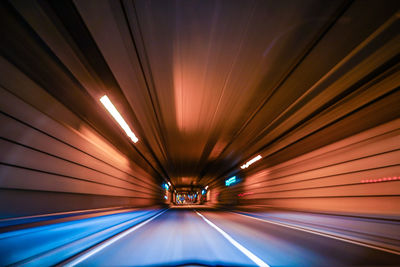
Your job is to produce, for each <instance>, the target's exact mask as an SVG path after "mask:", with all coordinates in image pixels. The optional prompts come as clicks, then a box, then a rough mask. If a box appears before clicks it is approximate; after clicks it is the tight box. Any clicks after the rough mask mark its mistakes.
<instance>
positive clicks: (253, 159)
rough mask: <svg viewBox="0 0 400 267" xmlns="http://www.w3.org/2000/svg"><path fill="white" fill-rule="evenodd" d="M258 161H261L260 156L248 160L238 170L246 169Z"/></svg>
mask: <svg viewBox="0 0 400 267" xmlns="http://www.w3.org/2000/svg"><path fill="white" fill-rule="evenodd" d="M260 159H262V157H261V155H258V156H256V157H254V158H252V159H251V160H249V161H248V162H246V163H245V164H243V165H242V166H240V168H242V169H246V168H248V167H249V166H250V165H251V164H253V163H254V162H256V161H259V160H260Z"/></svg>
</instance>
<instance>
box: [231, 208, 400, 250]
mask: <svg viewBox="0 0 400 267" xmlns="http://www.w3.org/2000/svg"><path fill="white" fill-rule="evenodd" d="M231 213H233V214H236V215H240V216H243V217H247V218H251V219H254V220H258V221H262V222H266V223H270V224H275V225H279V226H283V227H287V228H291V229H295V230H299V231H303V232H307V233H310V234H315V235H320V236H323V237H328V238H332V239H336V240H340V241H344V242H347V243H351V244H355V245H359V246H363V247H368V248H372V249H377V250H381V251H384V252H389V253H392V254H396V255H400V251H397V250H392V249H389V248H383V247H379V246H375V245H371V244H367V243H363V242H360V241H356V240H351V239H347V238H344V237H339V236H335V235H331V234H326V233H323V232H318V231H314V230H310V229H306V228H303V227H299V226H293V225H289V224H284V223H279V222H274V221H270V220H266V219H261V218H257V217H252V216H249V215H245V214H241V213H236V212H231Z"/></svg>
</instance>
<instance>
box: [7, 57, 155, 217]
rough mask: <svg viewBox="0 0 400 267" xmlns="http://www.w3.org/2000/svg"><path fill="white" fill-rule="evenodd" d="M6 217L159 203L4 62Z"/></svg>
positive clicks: (78, 123)
mask: <svg viewBox="0 0 400 267" xmlns="http://www.w3.org/2000/svg"><path fill="white" fill-rule="evenodd" d="M0 124H1V127H0V151H1V153H0V216H2V217H12V216H21V215H31V214H40V213H50V212H61V211H71V210H80V209H93V208H103V207H112V206H147V205H153V204H155V203H157V202H159V199H160V191H161V188H160V186H158V185H157V184H156V181H155V180H154V178H153V177H151V176H150V175H149V174H147V173H146V172H145V171H144V170H143V169H141V168H140V167H139V166H136V165H135V163H134V162H132V161H131V160H130V159H129V158H127V157H126V156H125V155H124V154H122V153H121V152H119V151H118V150H116V149H115V148H114V147H113V146H112V145H111V144H110V143H108V142H107V141H106V140H105V139H104V138H103V137H102V136H100V135H99V134H98V133H97V132H96V131H95V130H93V128H91V127H90V126H89V125H87V124H85V122H84V121H83V120H81V119H80V118H79V117H77V116H76V115H75V114H73V113H72V112H70V111H69V110H68V109H67V108H65V107H64V106H63V105H62V104H60V103H59V102H58V101H56V100H55V99H54V98H52V97H51V96H50V95H49V94H47V92H46V91H44V90H43V89H41V88H40V87H39V86H38V85H36V84H35V83H34V82H33V81H32V80H30V79H29V78H28V77H26V76H25V75H24V74H22V73H21V72H19V71H18V70H17V69H16V68H14V67H13V66H12V65H11V64H9V63H8V62H7V61H6V60H4V59H2V58H1V60H0Z"/></svg>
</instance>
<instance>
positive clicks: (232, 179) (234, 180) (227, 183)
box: [225, 176, 237, 186]
mask: <svg viewBox="0 0 400 267" xmlns="http://www.w3.org/2000/svg"><path fill="white" fill-rule="evenodd" d="M236 182H237V180H236V176H232V177H231V178H228V179H226V180H225V186H230V185H232V184H234V183H236Z"/></svg>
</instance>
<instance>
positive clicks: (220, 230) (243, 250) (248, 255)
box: [196, 211, 270, 267]
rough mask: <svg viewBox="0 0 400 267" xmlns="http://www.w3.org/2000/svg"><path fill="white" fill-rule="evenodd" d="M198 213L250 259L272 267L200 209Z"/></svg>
mask: <svg viewBox="0 0 400 267" xmlns="http://www.w3.org/2000/svg"><path fill="white" fill-rule="evenodd" d="M196 213H197V215H199V216H200V217H201V218H202V219H203V220H204V221H205V222H206V223H208V224H209V225H210V226H212V227H213V228H214V229H215V230H217V231H218V232H219V233H220V234H221V235H222V236H223V237H225V238H226V239H227V240H228V241H229V242H230V243H231V244H232V245H234V246H235V247H236V248H237V249H239V250H240V251H241V252H242V253H243V254H244V255H246V256H247V257H248V258H249V259H250V260H252V261H253V262H254V263H255V264H257V265H258V266H263V267H270V266H269V265H268V264H266V263H265V262H264V261H262V260H261V259H260V258H259V257H257V256H256V255H254V254H253V253H251V252H250V251H249V250H248V249H247V248H245V247H243V246H242V245H241V244H239V243H238V242H237V241H236V240H235V239H233V238H232V237H231V236H230V235H228V234H227V233H225V232H224V231H223V230H222V229H221V228H219V227H218V226H216V225H215V224H213V223H212V222H211V221H209V220H208V219H207V218H206V217H204V216H203V215H202V214H200V213H199V212H198V211H196Z"/></svg>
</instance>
